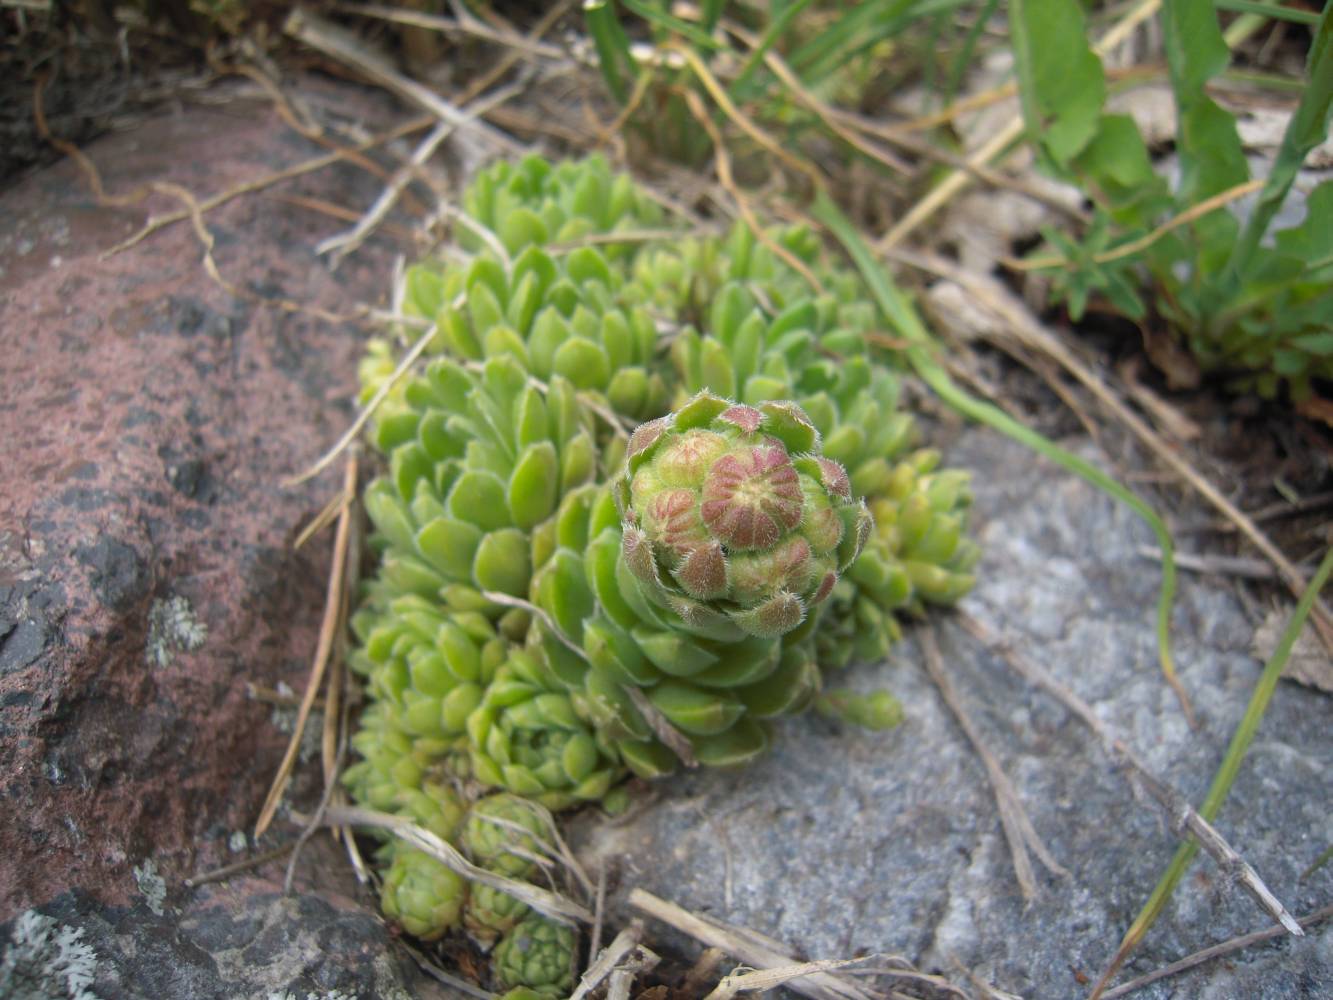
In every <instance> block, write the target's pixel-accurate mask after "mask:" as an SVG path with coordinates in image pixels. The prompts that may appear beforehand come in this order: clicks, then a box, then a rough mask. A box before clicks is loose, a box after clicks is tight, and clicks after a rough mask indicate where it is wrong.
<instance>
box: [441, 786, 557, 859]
mask: <svg viewBox="0 0 1333 1000" xmlns="http://www.w3.org/2000/svg"><path fill="white" fill-rule="evenodd" d="M539 809H540V807H539V806H536V805H535V804H534V803H532V802H529V801H528V800H526V799H524V798H521V797H519V796H517V795H512V794H510V793H508V792H500V793H497V794H495V795H488V796H486V797H485V798H483V799H479V800H478V801H477V802H475V803H473V805H472V808H471V809H470V810H469V811H468V814H467V818H466V819H465V820H464V823H463V831H462V835H461V845H462V847H463V850H464V851H466V852H467V854H468V856H469V857H470V858H472V860H473V862H474V863H475V864H477V865H480V866H481V867H482V868H485V869H486V870H487V871H492V872H495V873H496V874H497V875H506V876H508V877H509V878H520V879H521V878H528V877H529V876H531V875H532V874H534V873H535V872H536V870H537V862H536V861H534V860H533V859H534V858H537V857H541V856H542V855H543V854H544V852H545V847H546V845H547V844H548V843H549V842H550V836H551V834H550V829H549V827H548V825H547V821H546V818H545V817H544V816H543V815H542V814H541V812H540V811H539Z"/></svg>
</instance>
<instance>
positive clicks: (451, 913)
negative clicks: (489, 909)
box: [380, 846, 467, 941]
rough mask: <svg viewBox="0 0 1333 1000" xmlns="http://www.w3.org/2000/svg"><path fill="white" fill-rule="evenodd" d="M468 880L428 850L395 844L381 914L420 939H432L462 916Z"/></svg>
mask: <svg viewBox="0 0 1333 1000" xmlns="http://www.w3.org/2000/svg"><path fill="white" fill-rule="evenodd" d="M466 900H467V882H466V881H465V880H464V879H462V878H461V877H460V876H459V875H458V874H456V873H455V872H453V871H451V870H450V869H448V868H446V867H445V866H444V865H442V864H440V862H438V861H436V860H435V859H434V858H432V857H431V856H430V855H429V854H426V853H424V852H422V851H418V850H415V849H413V848H410V847H401V846H398V847H395V848H394V851H393V864H392V865H391V866H390V867H389V871H388V873H387V874H386V875H385V876H384V890H383V892H382V893H381V894H380V905H381V906H382V907H383V909H384V915H385V916H387V917H388V918H389V919H391V920H395V921H397V922H398V923H399V924H400V925H402V927H403V929H404V930H405V931H407V932H408V933H409V934H411V935H412V936H414V937H419V938H421V940H423V941H434V940H435V939H436V938H438V937H441V936H443V935H444V932H445V931H447V930H449V929H450V928H453V927H456V926H458V924H459V921H460V920H461V919H462V916H463V904H464V902H465V901H466Z"/></svg>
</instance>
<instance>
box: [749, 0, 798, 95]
mask: <svg viewBox="0 0 1333 1000" xmlns="http://www.w3.org/2000/svg"><path fill="white" fill-rule="evenodd" d="M809 6H810V0H796V2H795V3H790V4H788V5H787V6H786V7H784V8H783V9H782V12H781V13H780V14H778V16H777V17H775V18H773V20H772V21H770V22H769V23H768V27H767V28H765V29H764V33H763V34H762V35H761V36H760V37H759V44H758V45H756V46H755V47H754V50H753V51H752V52H751V53H750V54H749V55H748V56H746V57H745V62H743V63H742V64H741V70H740V72H739V73H737V74H736V79H735V80H734V81H733V82H732V85H731V99H732V100H734V101H745V100H749V99H750V98H751V97H753V96H755V95H754V88H753V87H751V86H750V78H751V77H752V76H753V75H754V71H755V70H756V69H758V68H759V64H760V63H762V62H763V60H764V55H765V54H766V53H767V52H768V50H769V49H771V48H772V47H773V46H774V45H775V44H776V43H777V40H778V39H779V38H781V37H782V33H783V32H784V31H786V30H787V28H788V27H790V26H791V22H792V21H793V20H795V19H796V15H797V14H799V13H800V12H801V11H803V10H805V8H806V7H809Z"/></svg>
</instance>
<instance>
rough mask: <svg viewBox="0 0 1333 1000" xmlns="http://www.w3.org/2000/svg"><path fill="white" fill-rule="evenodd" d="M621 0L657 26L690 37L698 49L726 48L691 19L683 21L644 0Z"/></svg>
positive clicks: (709, 50)
mask: <svg viewBox="0 0 1333 1000" xmlns="http://www.w3.org/2000/svg"><path fill="white" fill-rule="evenodd" d="M620 2H621V3H623V4H624V5H625V6H626V7H628V8H629V9H630V10H632V11H634V13H636V14H638V15H639V16H640V17H641V18H643V19H644V20H645V21H647V22H649V23H650V24H655V25H656V26H657V27H659V28H662V29H664V30H666V31H670V32H673V33H675V34H677V35H680V36H681V37H682V38H688V39H689V40H690V42H691V43H692V44H693V45H694V47H695V48H697V49H701V50H703V51H704V52H716V51H717V50H718V49H720V48H724V46H723V45H722V43H721V42H719V41H718V40H717V39H716V38H714V37H713V36H712V35H710V34H709V33H708V32H706V31H703V30H701V29H700V28H699V26H698V25H696V24H691V23H690V22H689V21H682V20H681V19H680V18H678V17H676V16H675V15H674V14H668V13H667V12H666V11H665V10H662V9H661V8H660V7H655V6H653V5H652V4H650V3H644V2H643V0H620Z"/></svg>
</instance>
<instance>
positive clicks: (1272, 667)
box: [1093, 548, 1333, 996]
mask: <svg viewBox="0 0 1333 1000" xmlns="http://www.w3.org/2000/svg"><path fill="white" fill-rule="evenodd" d="M1330 572H1333V548H1330V549H1329V550H1328V551H1327V552H1326V553H1324V559H1323V562H1321V563H1320V564H1319V569H1318V570H1316V571H1315V575H1314V579H1312V580H1311V581H1310V584H1309V586H1307V587H1306V588H1305V592H1304V593H1303V594H1301V599H1300V601H1298V602H1297V604H1296V612H1295V614H1293V615H1292V616H1291V621H1289V622H1287V628H1286V630H1285V631H1284V632H1283V633H1282V638H1281V640H1279V642H1278V644H1277V648H1276V649H1274V650H1273V655H1272V656H1270V657H1269V658H1268V662H1267V663H1265V664H1264V669H1263V673H1262V674H1260V675H1259V683H1258V684H1256V685H1255V688H1254V693H1253V694H1252V695H1250V703H1249V705H1248V706H1246V708H1245V715H1244V716H1243V717H1242V718H1241V720H1240V725H1239V726H1237V727H1236V731H1235V733H1233V734H1232V736H1231V743H1230V745H1228V746H1227V752H1226V756H1225V757H1223V758H1222V765H1221V767H1219V768H1218V770H1217V774H1216V776H1215V777H1214V778H1213V783H1212V786H1211V787H1210V788H1209V789H1208V795H1207V796H1206V797H1205V798H1204V800H1203V804H1202V805H1201V806H1199V815H1200V816H1202V817H1203V818H1204V819H1206V820H1208V821H1209V822H1212V820H1213V818H1214V817H1215V816H1216V815H1217V812H1218V810H1219V809H1221V807H1222V803H1223V802H1225V801H1226V797H1227V793H1228V792H1230V791H1231V785H1232V783H1233V782H1234V781H1235V780H1236V775H1237V774H1238V773H1239V772H1240V765H1241V762H1242V761H1243V760H1244V759H1245V752H1246V751H1247V750H1249V748H1250V743H1251V742H1252V741H1253V740H1254V734H1255V732H1257V731H1258V729H1259V723H1260V722H1261V721H1262V720H1263V717H1264V712H1265V711H1266V710H1267V708H1268V702H1269V700H1270V699H1272V697H1273V691H1274V689H1275V688H1276V687H1277V682H1278V678H1280V677H1281V676H1282V668H1283V667H1285V666H1286V664H1287V658H1288V657H1290V656H1291V649H1292V647H1293V646H1294V645H1295V644H1296V639H1297V637H1298V636H1299V635H1300V634H1301V629H1302V628H1303V627H1304V626H1305V620H1306V619H1307V618H1309V617H1310V609H1311V608H1313V607H1314V602H1315V599H1316V598H1318V596H1319V591H1320V590H1322V589H1323V587H1324V584H1325V583H1327V582H1328V577H1329V573H1330ZM1198 850H1199V845H1198V844H1196V843H1195V842H1194V841H1192V840H1190V841H1186V842H1185V843H1183V844H1181V845H1180V847H1179V848H1178V849H1177V850H1176V854H1175V857H1173V858H1172V859H1171V864H1170V866H1168V868H1167V870H1166V874H1164V875H1163V876H1162V879H1161V881H1160V882H1158V883H1157V887H1156V888H1155V889H1153V891H1152V895H1151V896H1149V897H1148V902H1147V903H1145V904H1144V906H1143V909H1142V910H1140V911H1139V915H1138V916H1137V917H1135V918H1134V923H1133V924H1131V925H1130V928H1129V930H1128V931H1126V932H1125V937H1124V940H1123V941H1122V942H1121V943H1120V947H1119V948H1118V949H1117V951H1116V954H1115V957H1114V958H1113V959H1112V960H1111V965H1110V967H1109V968H1108V969H1107V970H1106V972H1105V973H1104V974H1103V975H1102V981H1101V983H1099V984H1098V987H1097V989H1096V990H1094V992H1093V995H1094V996H1096V995H1098V993H1100V991H1101V988H1102V987H1103V986H1105V984H1106V983H1107V982H1108V981H1109V980H1110V978H1111V977H1112V976H1114V975H1115V973H1116V971H1117V970H1118V969H1119V968H1120V966H1121V964H1123V962H1124V960H1125V958H1127V957H1128V956H1129V953H1130V952H1131V951H1132V950H1133V949H1134V947H1135V946H1136V945H1137V944H1138V943H1139V941H1141V940H1142V939H1143V936H1144V935H1145V934H1146V933H1147V932H1148V929H1149V928H1150V927H1152V925H1153V924H1154V923H1155V922H1156V920H1157V918H1158V917H1159V916H1160V915H1161V913H1162V910H1163V909H1164V908H1165V907H1166V904H1167V901H1168V900H1170V898H1171V894H1172V893H1173V892H1174V891H1175V889H1176V886H1177V885H1178V884H1179V882H1180V880H1181V878H1182V877H1184V874H1185V869H1186V868H1188V867H1189V863H1190V861H1192V860H1193V859H1194V855H1195V854H1196V853H1198Z"/></svg>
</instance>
